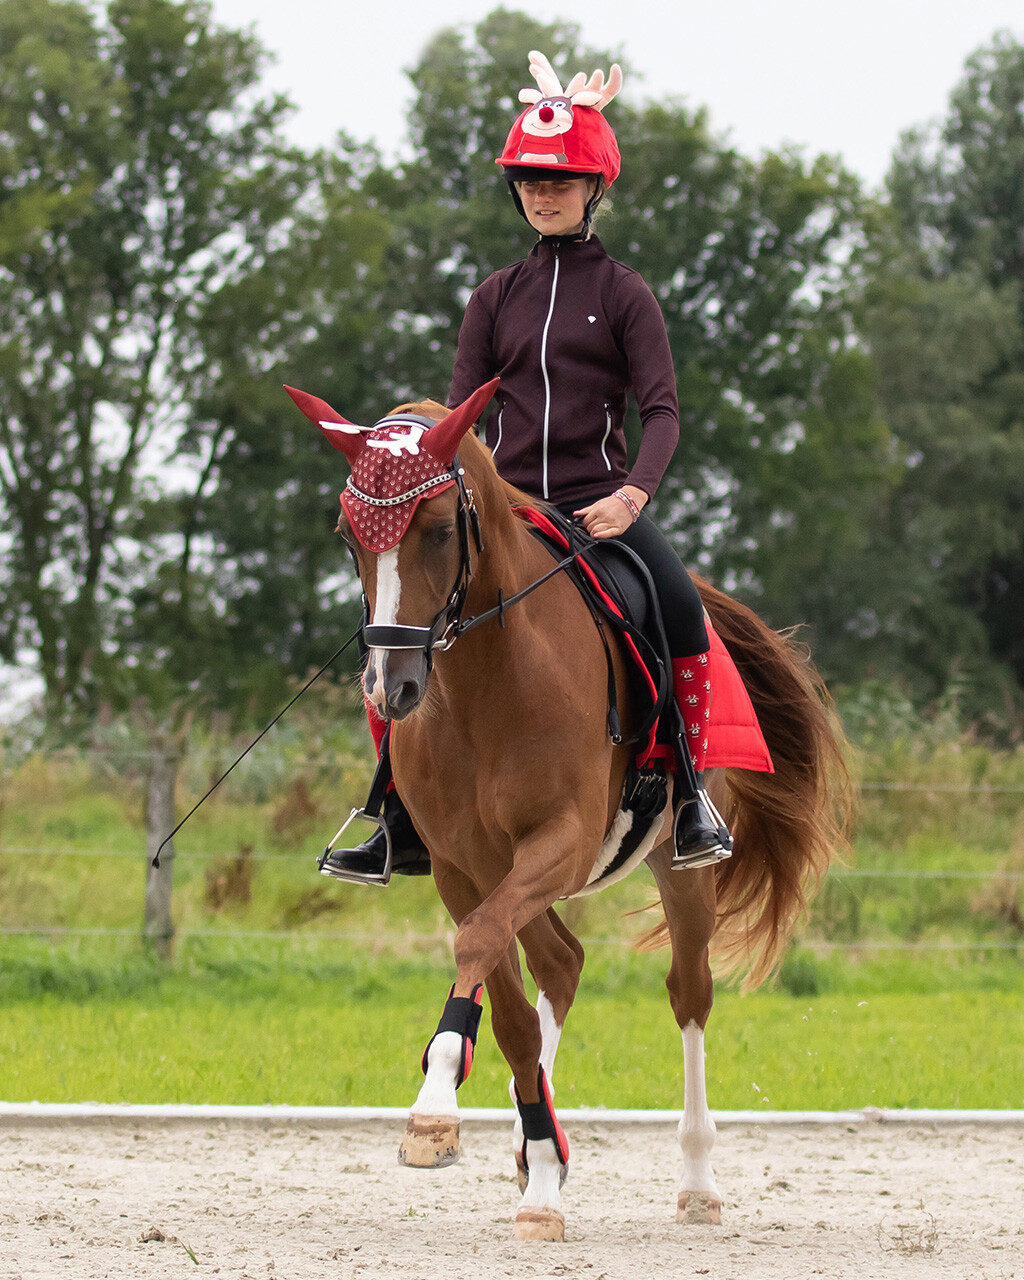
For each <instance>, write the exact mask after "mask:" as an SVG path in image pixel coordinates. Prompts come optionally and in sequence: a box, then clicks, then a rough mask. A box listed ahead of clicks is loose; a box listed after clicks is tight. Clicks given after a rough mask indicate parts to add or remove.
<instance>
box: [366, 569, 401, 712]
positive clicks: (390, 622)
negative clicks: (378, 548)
mask: <svg viewBox="0 0 1024 1280" xmlns="http://www.w3.org/2000/svg"><path fill="white" fill-rule="evenodd" d="M401 598H402V580H401V578H400V577H399V576H398V548H397V547H392V548H391V550H390V551H382V552H381V553H380V555H379V556H378V557H377V599H376V601H375V602H374V607H373V617H372V618H371V619H370V622H371V623H372V625H373V626H375V627H392V626H394V625H395V623H396V622H397V621H398V605H399V601H400V600H401ZM386 656H387V650H386V649H371V650H370V660H369V662H368V663H367V664H366V670H365V672H364V673H363V689H364V690H365V692H366V696H367V698H368V699H369V701H370V703H371V705H372V706H373V707H374V708H375V709H376V711H377V712H378V713H379V714H383V711H384V659H385V658H386Z"/></svg>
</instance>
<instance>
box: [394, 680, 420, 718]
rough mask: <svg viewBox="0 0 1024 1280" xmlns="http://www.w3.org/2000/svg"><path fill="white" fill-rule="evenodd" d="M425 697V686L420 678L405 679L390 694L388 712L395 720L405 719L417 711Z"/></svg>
mask: <svg viewBox="0 0 1024 1280" xmlns="http://www.w3.org/2000/svg"><path fill="white" fill-rule="evenodd" d="M422 698H423V686H422V685H421V684H420V682H419V681H418V680H403V681H402V683H401V684H400V685H399V686H398V687H397V688H396V689H392V690H391V691H390V692H389V694H388V699H387V703H388V714H389V715H390V716H391V718H392V719H393V720H404V719H405V717H406V716H407V715H408V714H409V713H410V712H411V711H415V710H416V708H417V707H418V706H419V705H420V702H421V700H422Z"/></svg>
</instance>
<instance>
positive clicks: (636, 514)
mask: <svg viewBox="0 0 1024 1280" xmlns="http://www.w3.org/2000/svg"><path fill="white" fill-rule="evenodd" d="M612 497H613V498H618V499H619V501H620V502H624V503H625V504H626V507H627V509H628V511H629V514H630V515H631V516H632V517H633V523H634V524H636V522H637V521H638V520H639V519H640V508H639V507H638V506H637V505H636V503H635V502H634V501H633V499H632V498H631V497H630V496H629V494H628V493H627V492H626V491H625V489H616V490H615V492H614V493H613V494H612Z"/></svg>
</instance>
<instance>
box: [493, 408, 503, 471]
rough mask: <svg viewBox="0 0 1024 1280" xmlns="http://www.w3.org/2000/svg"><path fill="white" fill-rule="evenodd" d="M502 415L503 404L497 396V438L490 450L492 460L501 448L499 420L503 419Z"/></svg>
mask: <svg viewBox="0 0 1024 1280" xmlns="http://www.w3.org/2000/svg"><path fill="white" fill-rule="evenodd" d="M504 414H505V402H504V400H502V398H501V397H500V396H499V397H498V438H497V440H495V442H494V448H493V449H491V457H492V458H493V457H494V455H495V454H496V453H497V452H498V449H499V448H500V446H501V419H502V418H503V417H504Z"/></svg>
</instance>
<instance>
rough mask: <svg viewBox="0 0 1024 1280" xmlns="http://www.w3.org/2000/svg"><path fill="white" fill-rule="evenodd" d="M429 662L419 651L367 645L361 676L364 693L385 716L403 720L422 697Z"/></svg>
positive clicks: (414, 708)
mask: <svg viewBox="0 0 1024 1280" xmlns="http://www.w3.org/2000/svg"><path fill="white" fill-rule="evenodd" d="M429 676H430V663H429V662H428V659H427V655H426V654H425V653H423V652H422V651H416V650H410V649H396V650H388V649H385V650H380V649H371V651H370V660H369V663H368V664H367V668H366V673H365V675H364V676H363V687H364V689H365V691H366V696H367V698H368V699H369V701H370V703H371V704H372V705H373V707H374V708H375V710H376V711H377V714H378V715H380V716H382V717H383V718H384V719H385V720H404V719H405V718H406V716H409V715H412V713H413V712H414V711H415V710H416V708H417V707H418V706H419V705H420V703H421V702H422V701H423V698H424V695H425V694H426V692H427V680H428V678H429Z"/></svg>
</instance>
